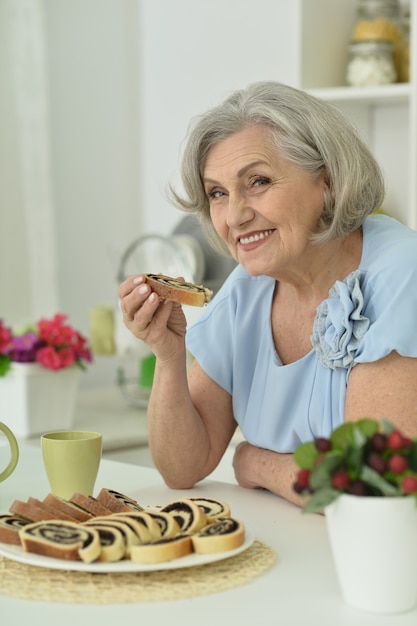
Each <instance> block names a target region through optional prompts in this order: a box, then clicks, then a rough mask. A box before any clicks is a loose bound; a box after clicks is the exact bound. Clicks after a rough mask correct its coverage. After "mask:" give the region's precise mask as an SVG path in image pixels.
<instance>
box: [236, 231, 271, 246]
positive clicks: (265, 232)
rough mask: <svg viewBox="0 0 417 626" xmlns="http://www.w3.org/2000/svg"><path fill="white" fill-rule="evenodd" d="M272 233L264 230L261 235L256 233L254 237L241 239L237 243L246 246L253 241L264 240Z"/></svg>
mask: <svg viewBox="0 0 417 626" xmlns="http://www.w3.org/2000/svg"><path fill="white" fill-rule="evenodd" d="M273 232H274V231H273V230H265V231H264V232H263V233H256V235H251V236H250V237H241V238H240V240H239V243H242V244H247V243H253V242H254V241H260V240H261V239H265V237H268V236H269V235H271V234H272V233H273Z"/></svg>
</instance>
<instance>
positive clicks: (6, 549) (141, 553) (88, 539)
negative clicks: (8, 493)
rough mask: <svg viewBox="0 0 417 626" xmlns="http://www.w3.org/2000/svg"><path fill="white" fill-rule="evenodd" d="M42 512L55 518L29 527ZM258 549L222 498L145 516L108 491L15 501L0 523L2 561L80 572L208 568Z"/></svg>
mask: <svg viewBox="0 0 417 626" xmlns="http://www.w3.org/2000/svg"><path fill="white" fill-rule="evenodd" d="M40 511H41V512H43V513H45V511H47V512H48V514H49V517H48V518H47V519H45V518H44V517H43V516H42V517H43V518H42V519H40V520H39V521H29V522H28V518H29V516H32V519H33V517H35V516H36V514H38V515H39V514H40ZM70 513H71V515H70ZM58 515H59V517H58ZM25 516H26V519H25ZM74 516H77V518H75V517H74ZM253 541H254V537H253V535H252V534H251V532H249V531H248V529H247V528H246V527H245V524H244V523H243V522H242V521H240V520H238V519H236V518H234V517H232V515H231V512H230V507H229V505H228V504H227V503H225V502H223V501H221V500H218V499H216V498H180V499H177V500H174V501H172V502H169V503H168V504H166V505H165V506H160V507H156V508H154V507H147V508H143V507H142V506H141V505H140V504H139V503H138V502H137V501H136V500H132V499H131V498H130V497H129V496H126V495H125V494H121V493H119V492H116V491H114V490H111V489H107V488H103V489H102V490H101V491H100V493H99V494H98V497H97V498H93V497H92V496H84V495H82V494H74V495H73V496H72V498H71V499H70V501H64V500H62V499H59V498H57V497H55V496H53V495H52V494H48V496H47V497H46V498H45V499H44V500H43V501H40V500H37V499H36V498H29V499H28V501H27V502H23V501H19V500H15V501H14V502H13V504H12V505H11V507H10V510H9V512H8V513H6V514H4V515H0V555H1V556H4V557H6V558H9V559H12V560H14V561H18V562H20V563H24V564H27V565H33V566H37V567H46V568H51V569H64V570H72V571H80V572H97V573H100V572H101V573H116V572H146V571H154V570H168V569H179V568H184V567H193V566H197V565H205V564H207V563H213V562H215V561H220V560H224V559H228V558H231V557H233V556H235V555H237V554H239V553H241V552H244V551H245V550H247V549H248V548H249V547H250V546H251V545H252V543H253Z"/></svg>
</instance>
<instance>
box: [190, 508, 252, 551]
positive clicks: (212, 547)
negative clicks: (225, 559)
mask: <svg viewBox="0 0 417 626" xmlns="http://www.w3.org/2000/svg"><path fill="white" fill-rule="evenodd" d="M191 539H192V543H193V550H194V552H195V553H196V554H214V553H216V552H228V551H229V550H234V549H236V548H239V547H240V546H241V545H242V544H243V542H244V541H245V527H244V525H243V523H242V522H241V521H240V520H236V519H233V518H231V517H229V518H222V519H220V520H218V521H217V522H213V523H212V524H209V525H208V526H207V527H206V528H203V530H201V531H200V532H199V533H196V534H195V535H192V537H191Z"/></svg>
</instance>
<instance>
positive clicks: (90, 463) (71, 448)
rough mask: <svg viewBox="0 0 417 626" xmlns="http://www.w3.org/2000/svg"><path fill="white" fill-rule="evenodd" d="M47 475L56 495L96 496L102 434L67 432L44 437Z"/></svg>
mask: <svg viewBox="0 0 417 626" xmlns="http://www.w3.org/2000/svg"><path fill="white" fill-rule="evenodd" d="M41 447H42V456H43V462H44V466H45V471H46V475H47V477H48V480H49V484H50V487H51V491H52V493H53V494H54V495H56V496H59V497H60V498H64V499H66V500H68V499H69V498H70V497H71V496H72V495H73V494H74V493H76V492H78V493H83V494H84V495H86V496H90V495H93V489H94V484H95V482H96V478H97V474H98V470H99V466H100V461H101V449H102V436H101V434H100V433H96V432H90V431H82V430H64V431H59V432H52V433H45V434H44V435H42V436H41Z"/></svg>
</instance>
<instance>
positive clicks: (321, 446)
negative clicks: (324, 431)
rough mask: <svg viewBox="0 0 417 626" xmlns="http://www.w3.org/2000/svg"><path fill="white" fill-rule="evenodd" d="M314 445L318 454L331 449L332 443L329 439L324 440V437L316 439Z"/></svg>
mask: <svg viewBox="0 0 417 626" xmlns="http://www.w3.org/2000/svg"><path fill="white" fill-rule="evenodd" d="M314 445H315V446H316V449H317V450H318V451H319V452H328V451H329V450H331V448H332V442H331V441H330V439H326V438H325V437H318V438H317V439H316V440H315V442H314Z"/></svg>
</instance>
